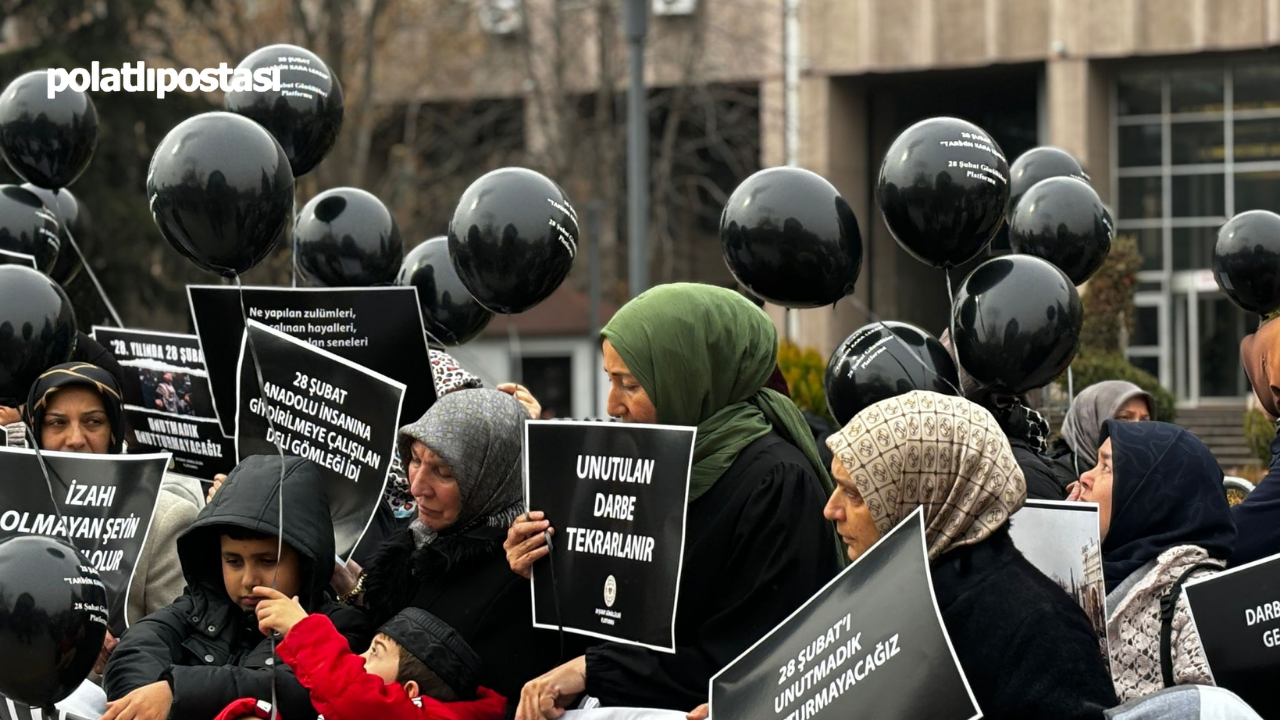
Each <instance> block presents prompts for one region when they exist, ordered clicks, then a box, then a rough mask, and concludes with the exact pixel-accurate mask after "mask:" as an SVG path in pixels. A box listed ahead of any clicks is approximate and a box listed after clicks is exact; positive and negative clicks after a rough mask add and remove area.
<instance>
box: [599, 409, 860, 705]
mask: <svg viewBox="0 0 1280 720" xmlns="http://www.w3.org/2000/svg"><path fill="white" fill-rule="evenodd" d="M826 502H827V497H826V493H825V492H824V491H823V489H822V485H821V484H820V483H819V481H818V478H817V476H816V475H815V474H814V471H813V466H811V465H810V464H809V462H808V461H807V460H806V459H805V457H804V455H803V454H801V452H800V451H799V450H798V449H797V448H796V447H795V446H794V445H791V444H790V443H788V442H786V441H785V440H783V439H782V438H781V437H779V436H778V435H776V434H774V433H770V434H769V435H766V436H764V437H762V438H760V439H759V440H756V441H755V442H753V443H751V444H750V445H748V446H747V447H746V448H745V449H744V450H743V451H742V452H741V453H740V454H739V455H738V458H737V460H735V461H734V463H733V465H731V466H730V467H729V469H728V470H726V471H725V473H724V475H722V476H721V477H720V479H719V480H717V481H716V483H715V485H713V486H712V487H711V489H710V490H708V491H707V492H706V494H704V495H703V496H702V497H700V498H698V499H697V500H695V501H693V503H691V504H690V505H689V515H688V522H687V523H686V525H685V527H686V530H685V546H684V566H683V568H682V570H681V574H680V607H679V613H678V614H677V616H676V653H675V654H674V655H672V654H669V653H663V652H655V651H652V650H648V649H646V648H642V647H637V646H634V645H620V644H617V643H604V644H601V645H597V646H595V647H593V648H590V649H588V650H587V693H588V694H590V695H593V696H595V697H597V698H599V699H600V701H601V703H602V704H604V705H606V706H615V707H650V708H666V709H670V710H684V711H686V712H687V711H688V710H690V709H692V708H694V707H696V706H697V705H699V704H701V703H705V702H706V701H707V681H708V680H710V678H711V676H712V675H714V674H715V673H716V672H718V671H719V670H720V669H721V668H723V667H724V666H725V665H728V664H729V663H730V662H732V661H733V660H734V659H735V658H737V657H738V655H740V654H742V652H743V651H745V650H746V649H747V648H749V647H751V645H752V644H754V643H755V642H756V641H757V640H759V639H760V638H761V637H763V636H764V635H765V633H767V632H769V631H770V630H772V629H773V628H774V627H775V626H777V624H778V623H780V622H782V621H783V620H785V619H786V618H787V616H788V615H790V614H791V613H792V612H793V611H795V609H796V608H798V607H800V605H801V604H803V603H804V602H805V601H806V600H808V599H809V598H810V597H811V596H813V594H814V593H816V592H817V591H818V590H820V589H822V587H823V585H825V584H826V583H827V582H828V581H829V580H830V579H831V578H832V577H834V576H835V574H836V572H837V571H838V570H839V568H840V562H839V559H838V556H837V554H836V545H835V537H834V534H833V532H832V528H831V525H830V524H829V523H827V522H826V521H824V520H823V519H822V508H823V506H824V505H825V504H826Z"/></svg>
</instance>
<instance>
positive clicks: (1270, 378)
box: [1240, 320, 1280, 420]
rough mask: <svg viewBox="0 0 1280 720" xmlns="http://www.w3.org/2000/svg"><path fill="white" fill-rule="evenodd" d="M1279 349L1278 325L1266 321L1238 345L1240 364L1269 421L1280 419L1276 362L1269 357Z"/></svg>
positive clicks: (1279, 379)
mask: <svg viewBox="0 0 1280 720" xmlns="http://www.w3.org/2000/svg"><path fill="white" fill-rule="evenodd" d="M1277 349H1280V321H1278V320H1268V321H1266V322H1265V323H1263V324H1262V327H1259V328H1258V331H1257V332H1256V333H1254V334H1252V335H1246V336H1245V337H1244V340H1241V341H1240V361H1241V362H1242V363H1243V364H1244V372H1245V374H1246V375H1248V376H1249V383H1250V384H1251V385H1253V394H1254V395H1257V396H1258V402H1259V403H1261V404H1262V409H1263V410H1265V411H1266V412H1267V415H1268V416H1270V417H1271V418H1272V419H1273V420H1274V419H1275V418H1280V362H1274V363H1273V362H1271V361H1270V360H1271V353H1272V351H1274V350H1277Z"/></svg>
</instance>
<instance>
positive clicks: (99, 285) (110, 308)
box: [63, 225, 124, 327]
mask: <svg viewBox="0 0 1280 720" xmlns="http://www.w3.org/2000/svg"><path fill="white" fill-rule="evenodd" d="M63 229H64V230H66V231H67V240H70V241H71V247H72V248H73V249H74V250H75V251H76V255H77V256H78V257H79V258H80V264H81V265H83V266H84V271H85V272H87V273H89V279H90V280H92V281H93V286H94V287H95V288H97V289H98V297H100V298H102V304H103V305H106V306H107V312H108V313H110V314H111V319H112V320H114V321H115V323H116V327H124V323H123V322H121V320H120V313H118V312H116V307H115V305H112V304H111V298H109V297H107V291H106V290H103V289H102V283H100V282H98V274H97V273H95V272H94V271H93V268H92V267H90V265H89V261H88V260H87V259H85V256H84V253H83V252H81V251H80V245H79V244H78V243H76V238H75V236H74V235H72V234H71V228H70V227H67V226H65V225H64V226H63Z"/></svg>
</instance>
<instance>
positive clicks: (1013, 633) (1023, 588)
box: [930, 517, 1118, 720]
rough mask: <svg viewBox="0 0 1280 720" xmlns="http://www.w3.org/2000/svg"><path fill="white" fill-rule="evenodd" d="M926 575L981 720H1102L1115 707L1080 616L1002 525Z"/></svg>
mask: <svg viewBox="0 0 1280 720" xmlns="http://www.w3.org/2000/svg"><path fill="white" fill-rule="evenodd" d="M1014 521H1015V522H1016V521H1017V519H1016V517H1015V519H1014ZM930 570H931V573H932V575H933V589H934V593H935V595H936V596H937V599H938V608H939V609H940V610H941V611H942V620H943V623H944V624H945V625H946V626H947V634H948V635H950V637H951V643H952V645H953V646H954V647H955V650H956V655H957V656H958V657H959V658H960V665H961V667H962V668H964V673H965V676H966V677H967V678H968V679H969V685H970V687H972V688H973V694H974V697H976V698H977V700H978V705H979V706H980V707H981V708H982V713H983V717H984V718H986V720H1028V719H1030V718H1035V719H1036V720H1085V719H1086V718H1099V719H1100V718H1102V713H1103V711H1104V710H1106V709H1107V708H1110V707H1114V706H1115V705H1117V704H1118V701H1117V700H1116V694H1115V689H1114V688H1113V687H1112V684H1111V673H1110V671H1109V670H1108V669H1107V666H1106V664H1105V663H1104V662H1103V657H1102V652H1101V650H1100V648H1099V644H1098V637H1097V635H1096V634H1095V633H1094V631H1093V628H1092V626H1091V625H1090V624H1089V620H1088V618H1087V617H1086V616H1085V614H1084V611H1082V610H1081V609H1080V606H1079V605H1077V604H1076V603H1075V601H1074V600H1072V599H1071V596H1069V595H1068V594H1067V593H1065V592H1063V590H1062V588H1060V587H1058V585H1057V584H1056V583H1054V582H1053V581H1052V580H1050V579H1049V578H1047V577H1045V575H1044V574H1043V573H1041V572H1040V571H1039V570H1037V569H1036V568H1035V567H1034V566H1032V565H1031V563H1029V562H1027V560H1026V558H1024V557H1023V556H1022V553H1020V552H1018V549H1017V548H1016V547H1014V545H1013V541H1012V540H1010V539H1009V531H1008V529H1007V527H1005V528H1002V529H1001V530H999V531H997V532H996V533H995V534H994V535H992V536H991V537H989V538H987V539H986V540H984V541H982V542H980V543H978V544H976V545H968V546H964V547H960V548H957V549H955V550H951V551H949V552H947V553H944V554H943V555H942V556H941V557H939V558H938V559H937V560H935V561H934V562H933V563H932V565H931V568H930Z"/></svg>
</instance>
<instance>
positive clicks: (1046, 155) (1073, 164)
mask: <svg viewBox="0 0 1280 720" xmlns="http://www.w3.org/2000/svg"><path fill="white" fill-rule="evenodd" d="M1053 177H1073V178H1076V179H1077V180H1083V181H1085V182H1089V175H1088V174H1087V173H1085V171H1084V168H1082V167H1080V161H1078V160H1076V159H1075V158H1074V157H1072V156H1071V153H1069V152H1067V151H1066V150H1062V149H1060V148H1056V147H1051V146H1049V145H1043V146H1041V147H1034V148H1031V149H1030V150H1028V151H1026V152H1024V153H1022V154H1021V155H1019V156H1018V159H1017V160H1014V161H1013V165H1012V166H1011V167H1010V168H1009V213H1010V214H1012V213H1013V211H1014V210H1016V209H1017V207H1018V201H1019V200H1020V199H1021V198H1022V196H1023V195H1024V194H1026V192H1027V191H1028V190H1030V189H1031V188H1033V187H1035V185H1036V183H1038V182H1040V181H1041V180H1048V179H1049V178H1053Z"/></svg>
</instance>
